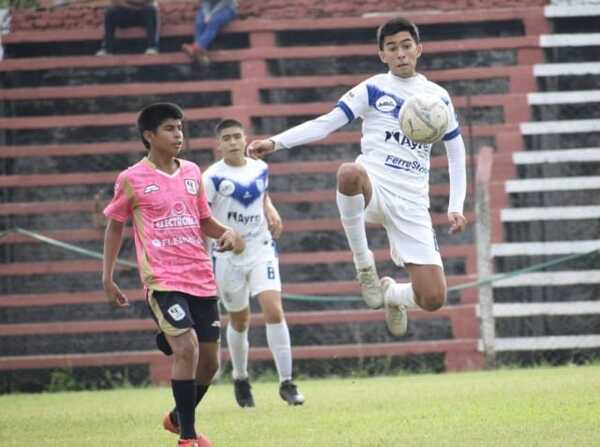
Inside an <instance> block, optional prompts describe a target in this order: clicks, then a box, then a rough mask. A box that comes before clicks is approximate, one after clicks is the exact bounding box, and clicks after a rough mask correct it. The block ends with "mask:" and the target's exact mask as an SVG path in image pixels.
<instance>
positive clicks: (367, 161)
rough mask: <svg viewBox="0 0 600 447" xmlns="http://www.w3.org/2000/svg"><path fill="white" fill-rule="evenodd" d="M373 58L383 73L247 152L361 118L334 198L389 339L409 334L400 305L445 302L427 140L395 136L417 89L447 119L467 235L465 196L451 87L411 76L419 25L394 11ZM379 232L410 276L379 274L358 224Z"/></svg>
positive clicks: (455, 206) (456, 211)
mask: <svg viewBox="0 0 600 447" xmlns="http://www.w3.org/2000/svg"><path fill="white" fill-rule="evenodd" d="M377 42H378V46H379V49H378V54H379V58H380V59H381V61H382V62H383V63H384V64H386V65H387V67H388V69H389V71H388V72H387V73H385V74H378V75H375V76H373V77H370V78H369V79H366V80H365V81H363V82H361V83H360V84H358V85H357V86H356V87H354V88H352V89H351V90H349V91H348V92H347V93H346V94H345V95H343V96H342V98H341V99H340V100H339V101H338V103H337V104H336V107H335V108H334V109H333V110H332V111H330V112H329V113H327V114H325V115H321V116H319V117H317V118H315V119H314V120H310V121H307V122H304V123H303V124H300V125H298V126H296V127H293V128H291V129H289V130H287V131H285V132H282V133H280V134H278V135H275V136H273V137H271V138H269V139H264V140H256V141H253V142H251V143H250V145H249V146H248V153H249V155H250V156H253V157H263V156H265V155H267V154H269V153H271V152H273V151H275V150H279V149H285V148H290V147H294V146H299V145H303V144H307V143H310V142H313V141H317V140H320V139H322V138H325V137H326V136H327V135H329V134H330V133H332V132H334V131H335V130H337V129H339V128H340V127H342V126H344V125H345V124H347V123H348V122H351V121H353V120H354V119H356V118H361V119H362V138H361V155H360V156H359V157H358V158H357V159H356V160H355V161H354V162H348V163H343V164H342V165H341V166H340V167H339V169H338V171H337V193H336V194H337V195H336V202H337V205H338V209H339V212H340V218H341V221H342V225H343V227H344V231H345V233H346V237H347V239H348V244H349V246H350V249H351V251H352V254H353V258H354V264H355V267H356V270H357V279H358V281H359V283H360V285H361V293H362V296H363V299H364V301H365V302H366V304H367V305H368V306H369V307H370V308H374V309H377V308H380V307H382V306H385V311H386V326H387V328H388V330H389V332H390V333H391V334H392V335H395V336H400V335H404V334H405V333H406V332H407V321H408V320H407V311H406V310H407V309H408V308H421V309H424V310H426V311H435V310H437V309H439V308H441V307H442V306H443V305H444V303H445V301H446V293H447V286H446V278H445V274H444V270H443V264H442V260H441V256H440V253H439V248H438V245H437V242H436V237H435V231H434V229H433V225H432V222H431V216H430V214H429V167H430V154H431V145H426V144H418V143H415V142H413V141H411V140H410V139H409V138H408V137H406V136H405V135H403V134H402V131H401V130H400V125H399V122H398V113H399V111H400V109H401V107H402V104H403V103H404V101H405V100H406V99H407V98H409V97H411V96H413V95H416V94H421V93H427V94H434V95H438V96H440V97H441V98H442V99H443V100H444V102H445V103H446V104H447V105H448V107H449V111H450V116H451V120H450V123H449V126H448V131H447V133H446V134H445V135H444V137H443V141H444V144H445V147H446V154H447V156H448V170H449V176H450V198H449V206H448V221H449V224H450V229H449V232H450V233H458V232H462V231H464V229H465V227H466V224H467V221H466V219H465V217H464V215H463V204H464V200H465V195H466V169H465V146H464V142H463V139H462V136H461V135H460V129H459V125H458V122H457V120H456V117H455V113H454V108H453V105H452V101H451V99H450V96H449V95H448V92H447V91H446V90H445V89H443V88H442V87H440V86H439V85H437V84H435V83H434V82H431V81H429V80H427V78H426V77H425V76H423V75H422V74H419V73H417V72H416V66H417V61H418V59H419V57H420V56H421V53H422V45H421V41H420V37H419V30H418V28H417V26H416V25H415V24H414V23H412V22H411V21H409V20H407V19H405V18H402V17H396V18H393V19H390V20H389V21H387V22H386V23H384V24H383V25H381V26H380V27H379V28H378V30H377ZM366 222H371V223H379V224H381V225H383V227H384V228H385V230H386V233H387V236H388V240H389V243H390V254H391V258H392V260H393V261H394V263H395V264H396V265H398V266H400V267H404V268H405V269H406V270H407V271H408V274H409V277H410V282H409V283H405V284H397V283H396V282H395V281H394V280H393V279H392V278H389V277H386V278H382V279H381V280H380V279H379V276H378V274H377V270H376V267H375V260H374V258H373V254H372V252H371V251H370V250H369V247H368V243H367V235H366V229H365V223H366Z"/></svg>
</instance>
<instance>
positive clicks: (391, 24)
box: [377, 17, 421, 50]
mask: <svg viewBox="0 0 600 447" xmlns="http://www.w3.org/2000/svg"><path fill="white" fill-rule="evenodd" d="M400 31H408V32H409V33H410V35H411V37H412V38H413V39H414V40H415V42H416V43H417V44H419V43H421V37H420V36H419V28H417V25H415V24H414V23H413V22H411V21H410V20H408V19H405V18H404V17H395V18H393V19H390V20H388V21H387V22H385V23H384V24H383V25H381V26H380V27H379V28H377V44H378V45H379V49H380V50H383V41H384V40H385V38H386V36H393V35H394V34H396V33H399V32H400Z"/></svg>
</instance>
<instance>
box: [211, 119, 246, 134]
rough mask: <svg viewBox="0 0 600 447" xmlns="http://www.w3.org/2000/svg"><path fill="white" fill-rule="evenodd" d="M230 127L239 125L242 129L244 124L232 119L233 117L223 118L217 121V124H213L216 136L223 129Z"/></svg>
mask: <svg viewBox="0 0 600 447" xmlns="http://www.w3.org/2000/svg"><path fill="white" fill-rule="evenodd" d="M230 127H239V128H241V129H242V130H243V129H244V125H243V124H242V123H240V122H239V121H238V120H234V119H233V118H225V119H222V120H221V121H219V124H217V125H216V126H215V135H216V136H217V137H218V136H219V135H220V134H221V132H222V131H223V129H229V128H230Z"/></svg>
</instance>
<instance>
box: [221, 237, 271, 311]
mask: <svg viewBox="0 0 600 447" xmlns="http://www.w3.org/2000/svg"><path fill="white" fill-rule="evenodd" d="M252 249H253V250H255V252H254V253H252V257H251V258H250V259H249V260H248V262H246V263H241V264H234V263H233V262H231V256H222V257H215V258H213V268H214V271H215V280H216V282H217V294H218V295H219V298H221V300H222V303H223V305H224V306H225V309H227V311H228V312H239V311H241V310H243V309H245V308H246V307H248V305H249V304H250V297H251V296H256V295H258V294H260V293H261V292H264V291H267V290H276V291H278V292H281V278H280V276H279V259H278V257H277V247H276V244H275V242H272V241H270V242H268V243H265V244H262V245H261V246H260V247H258V248H254V247H253V248H252Z"/></svg>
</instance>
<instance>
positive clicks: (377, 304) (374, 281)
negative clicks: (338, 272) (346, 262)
mask: <svg viewBox="0 0 600 447" xmlns="http://www.w3.org/2000/svg"><path fill="white" fill-rule="evenodd" d="M356 279H358V282H359V283H360V292H361V295H362V297H363V300H364V301H365V303H366V304H367V306H369V307H370V308H371V309H379V308H381V307H383V290H382V289H381V282H380V281H379V276H378V275H377V268H376V267H375V262H373V264H371V265H370V266H369V267H367V268H364V269H360V270H358V274H357V277H356Z"/></svg>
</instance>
